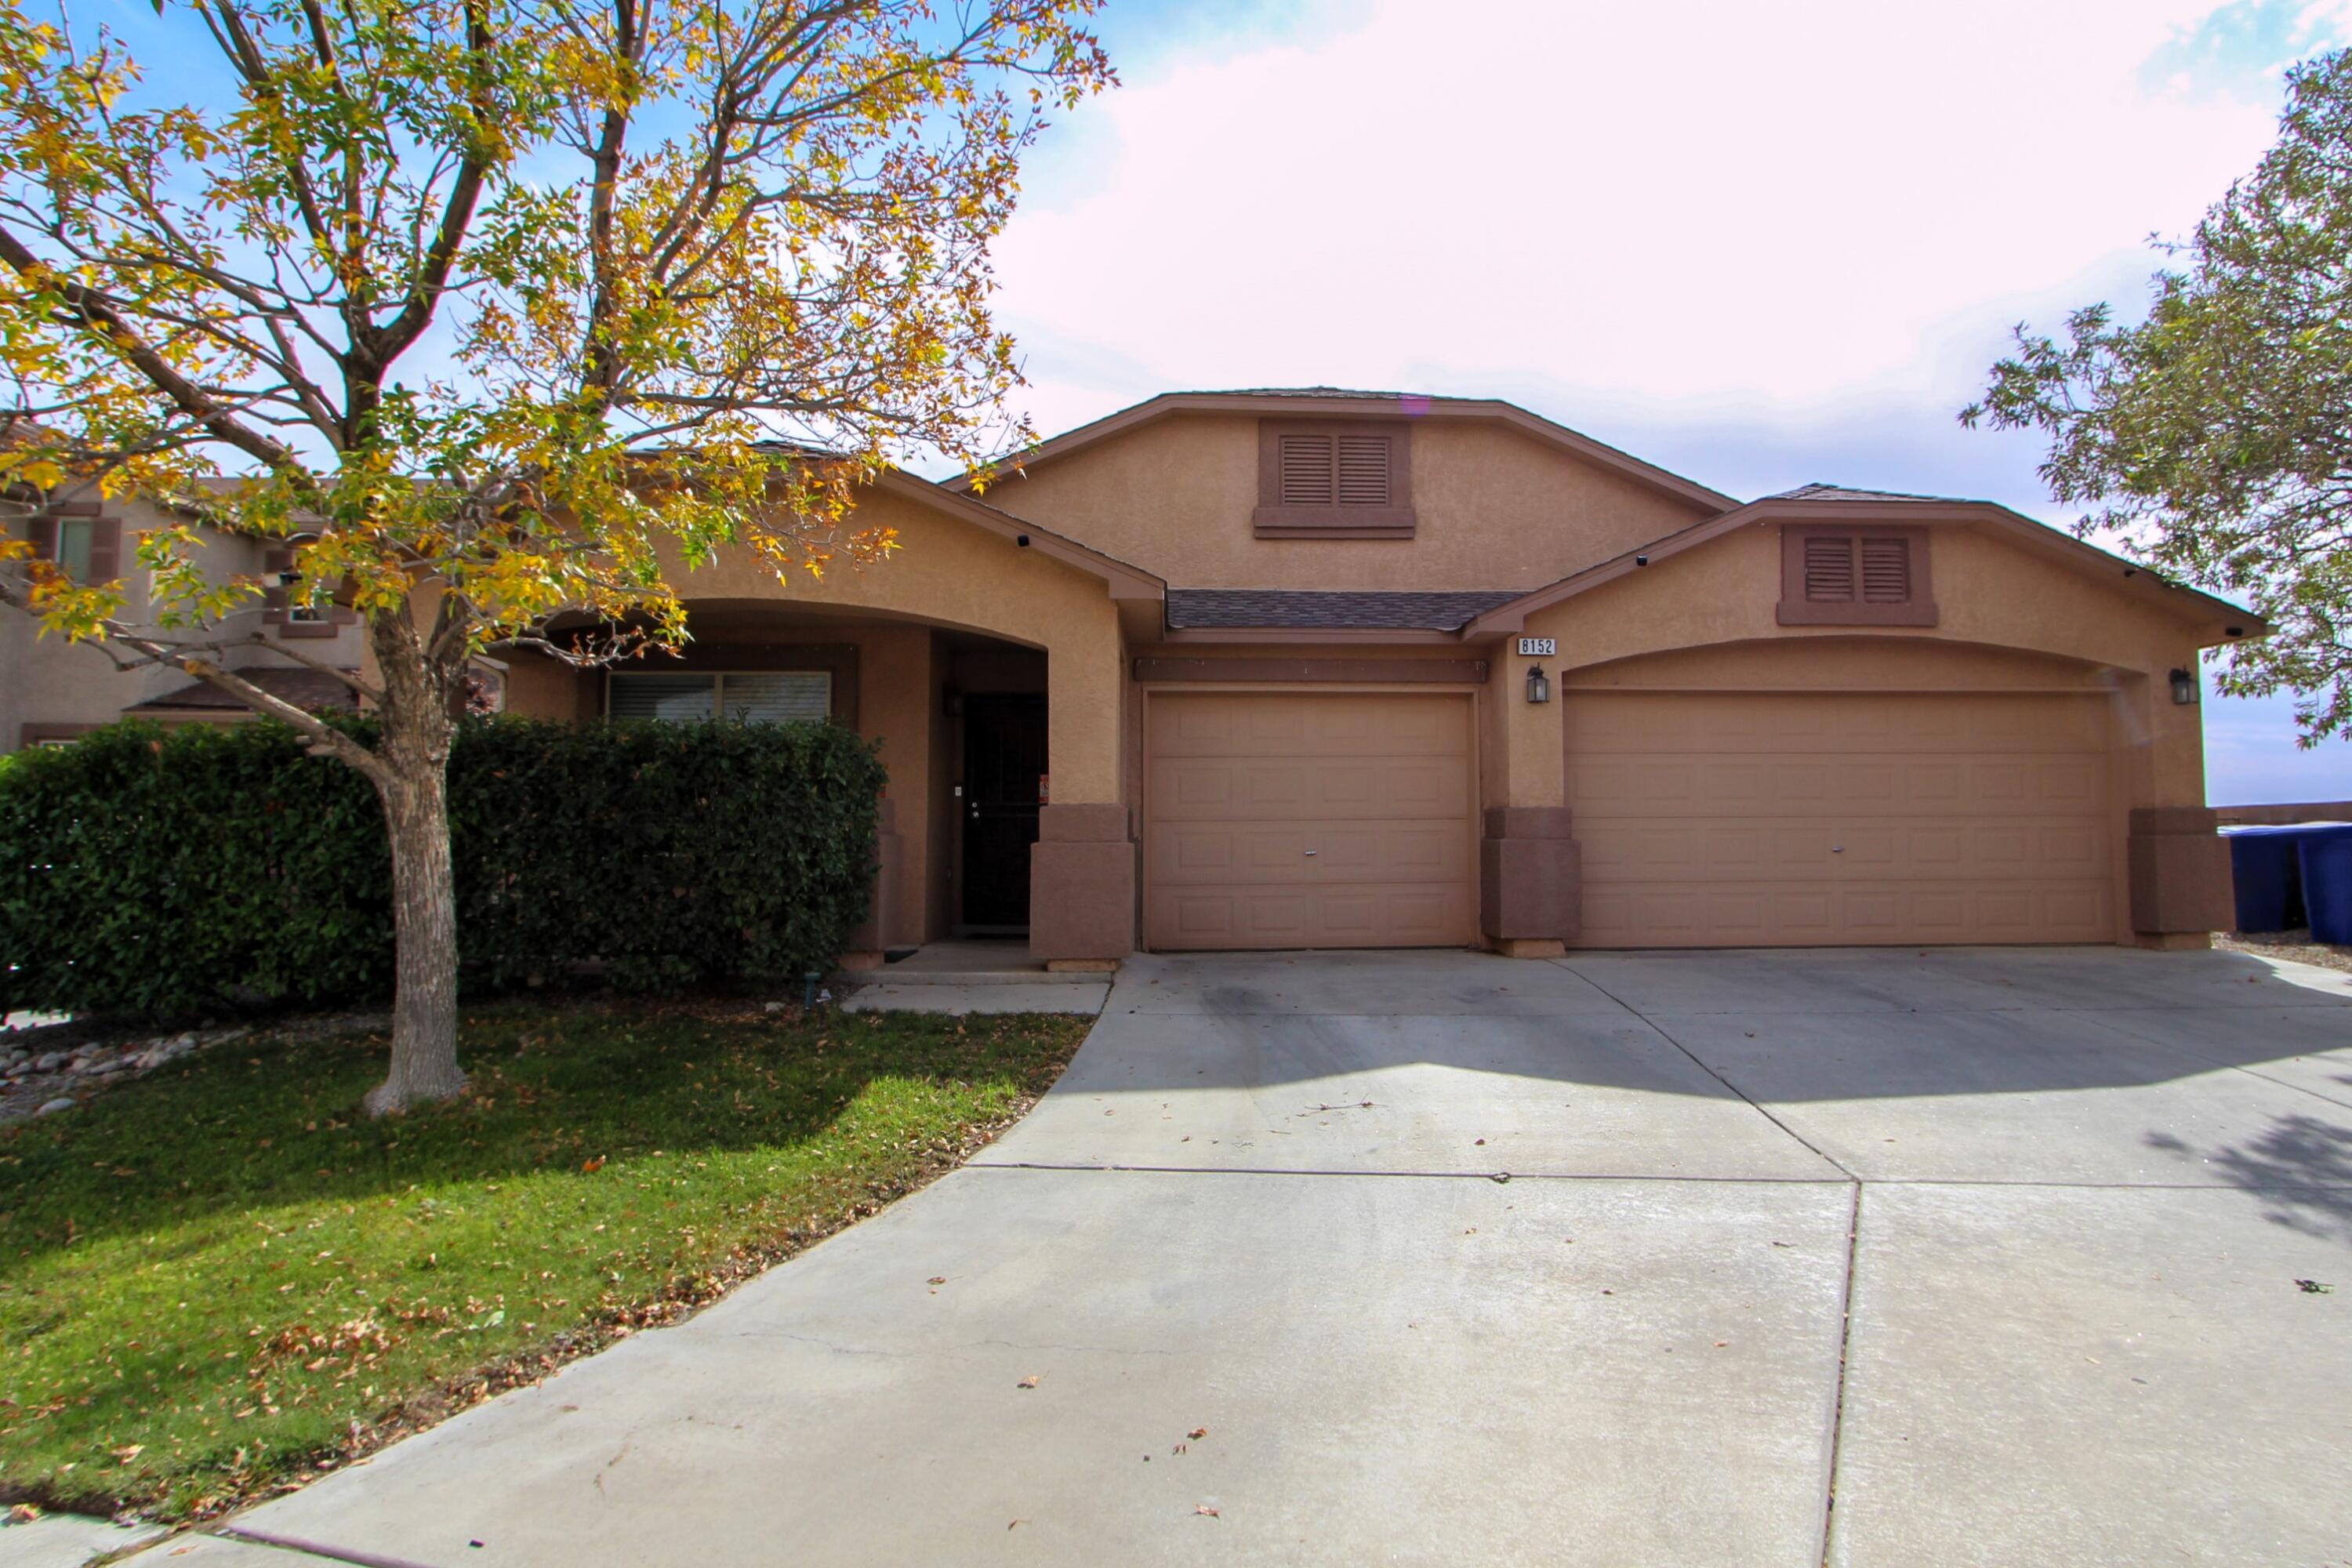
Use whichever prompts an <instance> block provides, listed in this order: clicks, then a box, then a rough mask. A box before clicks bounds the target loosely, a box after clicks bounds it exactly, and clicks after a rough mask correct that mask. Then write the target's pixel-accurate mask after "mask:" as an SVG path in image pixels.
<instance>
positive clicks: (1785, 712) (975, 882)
mask: <svg viewBox="0 0 2352 1568" xmlns="http://www.w3.org/2000/svg"><path fill="white" fill-rule="evenodd" d="M861 513H862V515H863V516H865V517H866V519H867V520H868V521H873V522H877V523H888V524H890V525H892V526H895V527H896V528H897V529H898V531H899V535H900V539H901V541H902V543H903V546H904V548H902V549H901V550H900V551H898V552H897V553H895V554H893V555H892V556H891V557H890V558H889V559H888V560H887V562H885V563H881V564H878V565H875V566H870V567H866V568H864V569H862V570H855V569H848V568H839V567H837V568H835V570H833V571H831V572H828V573H827V574H826V575H825V576H824V578H823V579H822V580H821V581H813V580H810V579H808V578H805V577H797V576H796V577H795V578H794V579H793V581H792V582H791V583H790V584H779V583H778V582H777V581H776V580H775V578H774V577H773V575H772V574H770V573H768V572H766V571H764V570H762V569H761V568H760V567H759V566H758V565H757V564H756V563H752V562H751V561H749V560H731V559H730V560H727V561H722V562H721V563H719V564H718V565H716V566H715V567H713V568H711V569H710V570H709V571H706V572H702V573H698V574H693V575H692V576H690V577H688V579H686V588H687V591H688V595H689V601H688V602H689V605H690V618H691V624H692V626H693V628H694V634H695V641H694V643H693V645H692V647H691V648H690V649H689V650H688V653H687V655H686V656H685V658H683V659H680V660H677V661H670V660H662V661H659V662H658V664H657V665H656V667H655V668H645V669H635V668H632V669H628V670H622V671H615V672H613V673H610V674H594V673H581V672H577V671H574V670H572V669H570V668H564V667H562V666H559V665H556V664H554V663H552V662H551V661H547V660H541V659H522V658H518V659H516V660H513V661H511V662H510V667H509V671H508V679H507V705H508V707H509V710H513V711H520V712H531V713H541V714H550V715H575V716H576V715H588V714H594V713H598V712H603V711H610V712H613V713H616V714H653V715H675V716H679V717H699V716H702V715H705V714H718V713H733V712H740V713H744V714H747V715H750V716H753V717H758V716H761V715H774V716H789V715H793V714H807V715H814V714H817V713H824V714H827V715H829V716H831V717H832V718H833V719H835V720H836V721H840V722H843V723H848V724H853V725H855V726H856V728H857V729H858V730H859V731H861V732H862V733H865V734H866V735H870V736H873V737H876V738H877V739H878V740H879V742H880V743H881V748H882V752H883V756H884V759H885V761H886V762H887V764H888V767H889V771H890V780H891V783H890V788H889V801H888V804H889V806H890V808H891V820H892V822H893V825H894V826H893V827H892V830H891V832H890V833H889V834H888V835H887V837H886V839H885V861H886V865H885V872H884V876H883V879H882V885H881V888H880V889H879V890H880V895H881V896H880V899H879V900H878V906H877V919H876V921H875V922H874V924H873V925H872V926H871V927H869V930H868V931H867V933H866V937H865V938H864V941H865V942H866V943H867V944H869V945H872V946H876V947H883V946H898V945H908V944H914V943H919V942H927V941H932V940H936V939H939V938H941V937H945V936H950V935H953V934H956V933H958V932H960V931H967V932H969V931H979V932H990V931H1003V932H1009V931H1027V932H1028V937H1029V947H1030V951H1031V952H1032V953H1033V954H1034V955H1035V956H1037V957H1040V958H1044V959H1046V960H1048V961H1054V962H1062V963H1100V962H1104V961H1108V960H1114V959H1117V958H1118V957H1119V956H1120V955H1122V954H1124V953H1127V952H1130V951H1132V950H1134V949H1135V948H1137V947H1139V946H1140V947H1148V948H1154V949H1184V948H1248V947H1309V946H1312V947H1370V946H1391V945H1446V946H1453V945H1465V944H1478V945H1486V946H1493V947H1496V948H1499V949H1500V950H1502V951H1504V952H1513V953H1518V954H1527V955H1536V954H1541V953H1546V952H1558V951H1559V949H1560V946H1561V945H1562V944H1564V943H1566V944H1576V945H1586V946H1717V945H1733V944H1738V945H1744V944H1787V943H1847V942H1856V943H1861V942H1885V943H1901V944H1905V945H1911V944H1924V943H1931V942H2140V943H2144V944H2148V945H2159V946H2173V945H2196V944H2202V943H2203V942H2205V941H2206V940H2207V933H2208V932H2210V931H2212V930H2214V929H2216V928H2217V927H2221V926H2223V925H2226V924H2227V922H2228V919H2229V913H2228V910H2229V899H2228V886H2229V884H2228V868H2227V861H2226V858H2224V857H2223V855H2222V852H2221V844H2220V842H2219V841H2218V839H2217V838H2216V837H2214V833H2213V816H2212V814H2211V813H2210V811H2208V810H2206V809H2205V795H2204V754H2203V735H2202V731H2201V726H2200V709H2199V707H2198V706H2197V704H2196V696H2197V691H2198V685H2199V683H2198V681H2197V679H2196V672H2197V667H2198V652H2199V650H2200V648H2203V647H2212V646H2216V645H2221V644H2225V643H2227V642H2229V641H2231V640H2232V639H2234V638H2237V637H2254V636H2260V635H2262V634H2263V632H2264V631H2265V630H2267V628H2266V627H2265V626H2263V623H2262V622H2261V621H2259V620H2258V619H2256V618H2255V617H2254V616H2252V615H2250V614H2248V613H2247V612H2246V611H2244V610H2242V609H2240V608H2238V607H2237V606H2235V605H2230V604H2227V603H2225V602H2223V601H2221V600H2219V599H2215V598H2212V597H2210V596H2208V595H2203V594H2200V593H2196V592H2193V591H2191V590H2189V589H2186V588H2181V587H2177V586H2173V585H2170V584H2166V583H2163V582H2160V581H2159V580H2158V579H2157V578H2156V577H2154V576H2152V575H2150V574H2147V573H2146V572H2144V571H2139V570H2137V569H2136V568H2134V567H2132V566H2131V565H2129V564H2128V563H2125V562H2123V561H2120V560H2118V559H2116V557H2114V556H2111V555H2108V554H2105V553H2104V552H2100V551H2098V550H2095V549H2093V548H2091V547H2090V546H2088V545H2085V544H2084V543H2082V542H2078V541H2076V540H2074V539H2073V538H2071V537H2069V536H2067V535H2065V534H2063V533H2059V532H2056V531H2053V530H2050V529H2048V528H2045V527H2043V526H2042V525H2041V524H2039V523H2036V522H2033V521H2030V520H2028V519H2026V518H2023V517H2021V516H2019V515H2018V514H2017V513H2015V512H2012V511H2010V510H2006V509H2004V508H2001V507H1999V506H1994V505H1991V504H1990V503H1987V502H1982V501H1963V500H1938V499H1935V498H1929V497H1918V496H1907V495H1888V494H1883V493H1878V492H1873V491H1861V490H1849V489H1838V488H1835V487H1830V486H1820V485H1809V486H1806V487H1804V488H1803V489H1798V490H1793V491H1790V492H1789V493H1788V494H1785V495H1780V496H1772V497H1768V498H1766V499H1764V500H1759V501H1755V502H1752V503H1749V504H1747V505H1741V504H1739V503H1738V502H1737V501H1735V500H1732V499H1730V498H1729V497H1727V496H1722V495H1718V494H1717V493H1716V492H1714V491H1712V490H1709V489H1706V488H1705V487H1703V486H1701V485H1697V484H1694V483H1692V482H1691V481H1690V480H1687V479H1681V478H1678V477H1676V476H1675V475H1674V474H1670V473H1667V472H1665V471H1664V470H1663V469H1661V468H1655V467H1654V466H1652V465H1650V464H1647V463H1644V462H1642V461H1640V460H1638V459H1636V458H1631V457H1628V456H1626V455H1625V454H1623V453H1622V452H1618V451H1615V450H1612V449H1611V448H1610V447H1604V446H1601V444H1600V443H1598V442H1595V441H1592V440H1590V439H1588V438H1586V437H1582V436H1580V435H1577V434H1576V433H1575V432H1573V431H1570V430H1567V429H1563V428H1561V427H1560V426H1556V425H1553V424H1550V423H1549V422H1547V421H1545V420H1542V419H1539V418H1537V417H1535V416H1532V415H1529V414H1528V413H1526V412H1524V411H1523V410H1520V409H1517V408H1515V407H1512V406H1511V405H1507V404H1504V403H1498V402H1491V401H1486V400H1473V399H1453V398H1434V397H1412V396H1399V395H1390V394H1371V393H1350V392H1340V391H1334V390H1331V389H1325V388H1315V389H1309V390H1306V391H1295V392H1245V393H1179V394H1171V395H1166V396H1161V397H1157V398H1154V399H1152V400H1151V401H1150V402H1148V403H1145V404H1142V405H1138V406H1137V407H1134V408H1130V409H1129V410H1127V411H1125V412H1124V413H1120V414H1118V415H1114V416H1111V417H1109V418H1107V419H1103V420H1100V421H1097V423H1095V424H1092V425H1089V426H1085V427H1083V428H1081V429H1078V430H1075V431H1072V432H1070V433H1069V434H1067V435H1065V436H1061V437H1056V438H1055V439H1053V440H1050V441H1047V442H1045V444H1044V445H1043V446H1041V447H1038V448H1037V449H1036V450H1035V451H1034V452H1032V453H1031V454H1029V456H1028V458H1027V459H1026V461H1025V463H1024V467H1023V468H1022V469H1021V471H1020V472H1018V473H1015V474H1008V475H1006V476H1004V477H1003V479H1001V480H1000V481H999V482H997V483H995V484H994V485H992V486H991V487H990V488H988V489H987V490H986V492H985V496H984V499H982V498H976V497H974V496H973V495H971V493H969V487H968V486H966V485H965V484H963V483H962V482H961V481H957V482H951V483H950V484H947V485H932V484H929V483H926V482H924V481H922V480H920V479H912V478H909V477H908V476H905V475H898V474H894V475H890V476H888V477H887V478H886V479H883V480H882V481H881V482H880V484H879V485H878V486H877V489H875V490H874V491H873V492H872V493H870V494H869V495H868V497H867V498H866V500H864V501H862V502H861ZM1530 639H1532V640H1530Z"/></svg>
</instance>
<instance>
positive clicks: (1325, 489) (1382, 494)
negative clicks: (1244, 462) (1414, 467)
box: [1255, 420, 1413, 539]
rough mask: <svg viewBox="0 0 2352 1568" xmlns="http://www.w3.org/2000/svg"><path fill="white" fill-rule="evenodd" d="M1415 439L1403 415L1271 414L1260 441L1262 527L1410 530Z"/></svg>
mask: <svg viewBox="0 0 2352 1568" xmlns="http://www.w3.org/2000/svg"><path fill="white" fill-rule="evenodd" d="M1410 441H1411V432H1410V430H1409V429H1408V427H1407V426H1405V425H1404V424H1403V423H1402V422H1401V421H1389V422H1384V423H1381V424H1364V425H1341V424H1337V423H1330V422H1323V421H1317V422H1313V423H1302V422H1295V421H1272V420H1269V421H1265V423H1263V424H1262V425H1261V426H1260V434H1259V442H1258V447H1259V455H1258V466H1259V484H1258V507H1257V513H1256V517H1255V523H1256V528H1257V531H1258V533H1259V534H1260V535H1261V536H1262V537H1286V536H1288V537H1311V536H1318V535H1319V536H1321V537H1324V538H1346V539H1363V538H1392V537H1399V536H1410V535H1411V534H1412V527H1413V516H1412V505H1411V502H1410V500H1409V497H1410V494H1411V483H1410V480H1409V479H1408V478H1407V473H1408V460H1409V458H1410V454H1411V447H1410Z"/></svg>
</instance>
